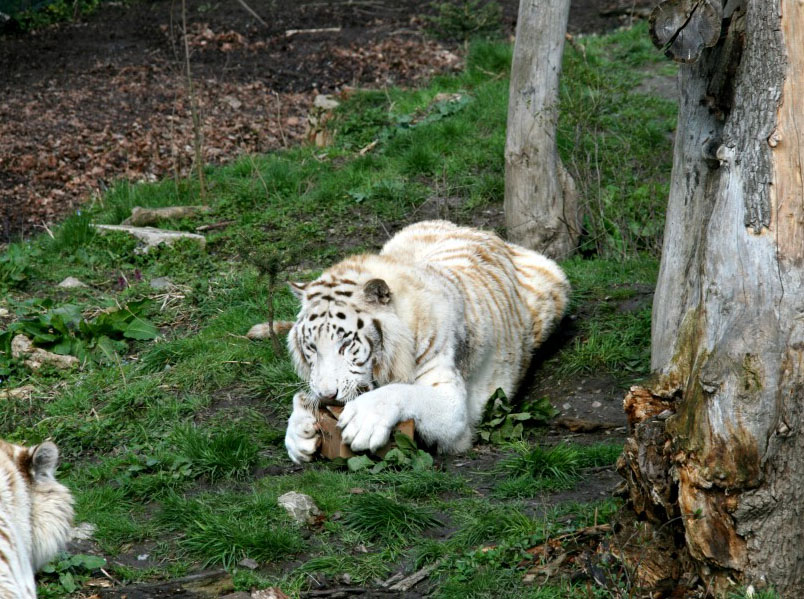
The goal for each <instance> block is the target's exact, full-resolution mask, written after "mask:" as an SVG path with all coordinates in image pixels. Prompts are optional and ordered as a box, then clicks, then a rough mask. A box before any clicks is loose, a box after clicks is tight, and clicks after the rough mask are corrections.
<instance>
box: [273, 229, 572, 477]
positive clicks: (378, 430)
mask: <svg viewBox="0 0 804 599" xmlns="http://www.w3.org/2000/svg"><path fill="white" fill-rule="evenodd" d="M291 289H292V290H293V292H294V293H295V294H296V295H297V297H298V298H299V299H300V300H301V311H300V312H299V315H298V318H297V320H296V322H295V324H294V325H293V328H292V329H291V330H290V333H289V335H288V347H289V348H290V353H291V356H292V358H293V363H294V365H295V367H296V370H297V372H298V374H299V376H300V377H301V378H303V379H304V380H306V381H307V382H308V384H309V391H303V392H299V393H297V394H296V396H295V397H294V398H293V411H292V413H291V416H290V420H289V421H288V428H287V432H286V435H285V446H286V447H287V450H288V454H289V455H290V457H291V459H292V460H293V461H294V462H296V463H302V462H305V461H309V460H310V459H311V458H312V456H313V454H314V453H315V450H316V446H317V443H318V439H317V429H316V426H315V416H314V412H315V410H316V409H317V407H318V405H319V404H321V403H329V402H338V403H344V404H345V407H344V409H343V413H342V414H341V416H340V419H339V421H338V426H339V427H341V429H342V437H343V440H344V441H345V442H346V443H348V444H349V445H350V446H351V448H352V449H353V450H355V451H360V450H366V449H368V450H371V451H376V450H377V449H378V448H380V447H382V446H383V445H384V444H385V443H386V442H387V441H388V438H389V436H390V434H391V431H392V429H393V427H394V426H395V425H396V424H397V423H398V422H400V421H402V420H407V419H410V418H412V419H413V420H414V422H415V427H416V432H417V434H418V435H420V436H421V437H422V439H423V440H424V441H425V442H426V443H428V444H430V445H436V446H437V447H438V450H439V451H442V452H448V453H455V452H461V451H465V450H467V449H469V448H470V447H471V444H472V438H473V433H474V427H475V425H476V424H477V423H478V421H479V420H480V418H481V417H482V414H483V408H484V406H485V404H486V402H487V401H488V399H489V397H490V396H491V395H492V394H493V392H494V391H495V389H497V388H502V389H503V390H504V391H505V393H506V394H508V395H509V396H510V395H511V394H513V393H514V391H515V390H516V387H517V385H518V384H519V381H520V379H521V378H522V375H523V374H524V373H525V370H526V369H527V367H528V363H529V361H530V358H531V352H532V350H533V349H534V348H535V347H536V346H538V345H539V344H540V343H541V342H542V341H543V340H544V339H545V338H546V337H547V335H548V334H549V333H550V331H551V330H552V328H553V327H554V325H555V323H556V322H557V321H558V320H559V319H560V318H561V317H562V315H563V314H564V309H565V307H566V305H567V296H568V293H569V283H568V281H567V278H566V276H565V275H564V273H563V272H562V270H561V269H560V268H559V266H558V265H557V264H556V263H555V262H553V261H552V260H550V259H548V258H546V257H544V256H542V255H541V254H538V253H536V252H533V251H530V250H527V249H524V248H522V247H519V246H516V245H513V244H510V243H506V242H505V241H503V240H502V239H500V238H499V237H498V236H497V235H495V234H493V233H489V232H485V231H481V230H478V229H473V228H467V227H458V226H456V225H454V224H452V223H449V222H445V221H426V222H420V223H417V224H414V225H411V226H409V227H407V228H405V229H403V230H402V231H400V232H399V233H398V234H397V235H396V236H394V237H393V239H391V240H390V241H389V242H388V243H387V244H386V245H385V247H383V249H382V251H381V252H380V253H379V255H376V254H361V255H356V256H351V257H349V258H347V259H345V260H344V261H343V262H340V263H339V264H336V265H335V266H333V267H331V268H329V269H327V270H326V271H324V272H323V274H322V275H321V276H320V277H319V278H317V279H316V280H315V281H312V282H310V283H291Z"/></svg>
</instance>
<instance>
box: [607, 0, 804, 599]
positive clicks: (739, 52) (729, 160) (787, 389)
mask: <svg viewBox="0 0 804 599" xmlns="http://www.w3.org/2000/svg"><path fill="white" fill-rule="evenodd" d="M696 4H697V5H704V4H705V5H708V6H710V7H712V6H714V5H715V2H714V0H697V2H696V0H690V1H686V2H684V1H672V0H671V1H668V2H665V3H663V6H660V7H657V11H660V9H665V10H667V9H668V5H675V6H679V5H686V6H687V8H688V9H689V7H690V6H692V10H693V11H694V10H695V8H696V7H695V6H694V5H696ZM723 4H724V5H725V8H724V7H722V6H719V5H718V6H715V8H716V9H717V10H721V9H722V10H723V13H722V14H718V15H717V16H716V18H717V23H718V26H720V24H721V21H720V17H721V16H722V18H723V20H722V30H721V32H720V35H719V36H717V35H715V36H714V37H715V41H714V42H713V44H714V45H713V46H712V47H711V48H708V49H700V48H699V49H700V50H701V51H700V58H699V59H698V60H697V61H695V62H694V63H691V64H687V65H684V66H682V67H681V74H680V89H681V101H680V106H679V119H678V131H677V133H676V145H675V156H674V164H673V175H672V181H671V188H670V200H669V205H668V210H667V225H666V229H665V236H664V249H663V252H662V262H661V269H660V272H659V281H658V285H657V288H656V295H655V300H654V307H653V331H652V339H651V342H652V357H651V367H652V369H653V371H654V372H655V377H654V378H653V381H652V383H651V384H650V385H649V386H648V389H647V390H646V389H638V388H635V389H632V392H631V393H630V394H629V395H628V397H627V398H626V410H627V411H628V413H629V421H630V423H631V425H632V426H631V434H630V437H629V439H628V441H627V443H626V450H625V452H624V454H623V457H622V458H621V460H620V464H619V465H620V468H621V471H622V472H623V473H624V474H625V476H626V479H627V483H628V492H629V496H630V500H631V503H632V504H633V506H634V507H635V508H636V510H637V512H638V513H640V515H641V516H643V517H645V518H646V519H648V520H649V521H652V522H654V523H655V524H659V525H660V526H661V527H672V526H673V522H675V523H676V524H677V526H678V531H679V532H683V539H684V544H685V545H686V549H687V551H688V557H690V558H691V559H692V562H693V563H694V564H695V566H696V568H697V572H698V574H699V575H700V576H701V577H702V578H703V580H704V582H705V584H707V585H712V584H714V586H715V588H718V589H720V590H723V589H724V588H725V586H727V585H728V584H729V582H728V579H729V578H731V579H732V580H738V581H741V582H742V583H744V584H746V585H747V584H753V585H755V586H757V587H763V586H766V585H772V586H774V587H775V588H776V589H777V590H778V591H780V592H781V593H782V594H783V596H784V597H791V598H792V597H804V434H803V433H802V430H801V427H802V424H804V422H803V421H802V407H803V405H804V187H802V159H804V5H803V4H802V2H801V1H800V0H746V1H745V2H742V3H739V2H728V3H727V2H725V1H724V2H723ZM734 5H737V8H736V11H734V12H733V13H731V14H729V11H730V7H733V6H734ZM670 8H672V6H670ZM657 11H655V12H654V16H655V15H656V14H657ZM699 14H701V13H700V11H699ZM690 15H691V13H690V12H689V10H688V12H687V13H686V14H682V15H681V17H680V18H678V19H677V22H678V23H681V27H682V30H681V31H680V33H679V34H678V35H672V36H665V37H666V38H668V39H670V38H672V45H671V46H670V47H669V49H668V52H669V54H671V55H673V56H674V57H676V58H677V59H682V60H683V61H685V62H687V61H690V60H695V56H694V55H695V52H696V51H695V49H694V48H693V49H692V50H690V49H689V48H679V46H683V45H684V43H685V40H684V39H682V37H683V36H684V35H685V32H684V31H683V28H684V27H686V26H689V25H690V24H691V25H693V26H694V27H697V29H698V30H702V29H706V28H705V27H702V26H701V24H700V23H698V24H697V25H696V24H695V23H693V21H694V20H695V18H696V17H695V16H694V15H693V16H692V17H691V16H690ZM660 16H661V15H660ZM704 16H706V15H704ZM652 20H653V19H652ZM653 26H654V31H653V33H654V34H655V33H657V32H656V29H657V23H656V22H655V21H654V22H653ZM656 37H657V36H656V35H654V39H656ZM658 37H662V36H661V35H659V36H658ZM687 38H689V39H691V40H692V42H691V43H692V45H695V44H697V43H699V42H700V40H701V36H690V35H687ZM693 38H694V39H693ZM674 519H675V520H674ZM662 523H664V524H662ZM679 538H682V537H681V536H680V535H679Z"/></svg>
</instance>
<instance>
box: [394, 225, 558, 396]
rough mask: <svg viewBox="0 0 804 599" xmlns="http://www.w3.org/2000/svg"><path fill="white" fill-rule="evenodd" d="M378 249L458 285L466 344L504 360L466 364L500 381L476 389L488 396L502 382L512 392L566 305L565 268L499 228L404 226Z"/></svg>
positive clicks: (502, 385) (469, 367)
mask: <svg viewBox="0 0 804 599" xmlns="http://www.w3.org/2000/svg"><path fill="white" fill-rule="evenodd" d="M381 255H383V256H389V257H393V259H394V260H397V261H400V262H405V263H408V264H410V265H411V266H416V267H420V268H425V269H429V270H435V271H437V272H440V273H442V274H443V275H444V276H446V277H447V278H448V279H449V280H450V281H451V282H452V283H453V284H454V285H456V286H457V287H458V288H459V289H460V293H461V295H462V297H463V298H464V300H465V302H464V310H465V315H466V325H467V332H468V334H469V339H468V340H467V342H468V344H469V346H470V347H474V348H475V349H479V348H481V347H487V348H493V350H494V353H495V354H496V356H497V357H498V358H499V359H498V360H496V361H497V362H498V363H497V364H496V365H494V367H493V368H491V372H489V369H490V366H489V364H488V363H486V362H484V361H483V359H482V356H476V359H475V360H472V361H470V363H468V364H466V368H467V370H468V371H469V372H473V371H474V372H476V371H477V368H478V367H480V368H481V374H482V373H483V371H484V370H485V371H486V373H487V376H486V377H481V378H488V379H489V383H490V385H492V386H493V385H496V386H495V387H494V388H493V389H489V385H486V386H485V387H484V388H483V389H482V390H479V392H480V393H483V394H488V395H490V394H491V393H492V392H493V391H494V389H496V388H497V387H501V388H503V390H504V391H505V392H506V393H509V394H510V393H512V392H513V391H514V390H515V387H516V384H517V383H518V382H519V380H520V379H521V377H522V376H523V375H524V372H525V370H526V369H527V367H528V364H529V362H530V357H531V353H532V351H533V349H534V348H536V347H538V346H539V345H540V344H541V343H542V342H543V341H544V340H545V339H546V338H547V336H548V335H549V334H550V332H551V331H552V329H553V328H554V326H555V324H556V323H557V321H558V320H559V319H560V318H561V317H562V316H563V314H564V311H565V309H566V305H567V297H568V295H569V289H570V287H569V282H568V281H567V277H566V275H565V274H564V272H563V271H562V270H561V268H559V266H558V265H557V264H556V263H555V262H554V261H553V260H550V259H549V258H546V257H545V256H543V255H541V254H539V253H537V252H534V251H531V250H528V249H525V248H523V247H520V246H517V245H514V244H511V243H508V242H506V241H503V240H502V239H501V238H500V237H498V236H497V235H495V234H494V233H490V232H487V231H483V230H480V229H473V228H468V227H459V226H457V225H455V224H453V223H450V222H447V221H424V222H420V223H416V224H414V225H411V226H409V227H407V228H405V229H403V230H402V231H400V232H399V233H398V234H397V235H395V236H394V237H393V239H391V240H390V241H389V242H388V243H387V244H386V245H385V246H384V247H383V249H382V251H381ZM472 362H474V363H472ZM484 365H485V369H484V368H483V366H484ZM488 395H487V396H488Z"/></svg>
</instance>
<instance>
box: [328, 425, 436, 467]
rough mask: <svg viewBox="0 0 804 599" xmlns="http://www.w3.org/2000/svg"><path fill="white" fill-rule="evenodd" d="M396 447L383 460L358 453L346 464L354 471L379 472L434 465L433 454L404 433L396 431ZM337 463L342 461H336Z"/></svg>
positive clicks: (339, 463)
mask: <svg viewBox="0 0 804 599" xmlns="http://www.w3.org/2000/svg"><path fill="white" fill-rule="evenodd" d="M394 442H395V443H396V447H394V448H392V449H390V450H389V451H388V453H386V454H385V456H383V458H382V459H381V460H375V459H372V458H371V457H370V456H368V455H356V456H352V457H351V458H349V459H348V460H346V465H347V466H348V467H349V470H351V471H352V472H360V471H361V470H367V471H369V472H371V473H372V474H377V473H378V472H382V471H383V470H386V469H389V468H390V469H395V470H404V469H410V470H413V471H414V472H422V471H425V470H430V469H431V468H432V467H433V456H431V455H430V454H429V453H427V452H426V451H423V450H421V449H419V448H418V447H417V446H416V442H415V441H414V440H413V439H411V438H410V437H408V436H407V435H406V434H404V433H400V432H399V431H397V432H396V433H394ZM335 464H336V465H341V462H339V461H336V462H335Z"/></svg>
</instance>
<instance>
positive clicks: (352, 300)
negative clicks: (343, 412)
mask: <svg viewBox="0 0 804 599" xmlns="http://www.w3.org/2000/svg"><path fill="white" fill-rule="evenodd" d="M291 287H292V288H294V292H297V295H299V297H300V298H301V300H302V309H301V312H300V313H299V316H298V318H297V320H296V323H295V324H294V326H293V329H291V332H290V334H289V336H288V345H289V347H290V351H291V354H292V355H293V358H294V362H295V364H296V369H297V371H298V373H299V375H300V376H301V377H302V378H305V379H306V380H307V382H308V385H309V388H310V397H311V399H312V400H313V401H314V402H315V403H316V404H328V403H346V402H348V401H351V400H353V399H355V398H356V397H357V396H358V395H360V394H361V393H364V392H366V391H369V390H371V389H374V388H375V387H376V386H377V384H376V382H375V374H376V373H375V366H376V364H377V362H378V360H379V358H380V357H381V354H382V351H383V325H382V323H381V320H380V318H378V317H377V315H376V314H372V307H375V306H373V304H375V303H380V305H384V304H387V303H388V302H389V301H390V291H389V290H388V287H387V285H386V284H385V283H384V282H383V281H380V280H379V279H373V280H372V281H369V282H368V283H366V285H365V286H364V287H362V288H359V287H356V284H354V283H353V282H352V281H348V282H337V281H325V282H322V281H321V280H319V281H313V282H312V283H310V284H309V285H306V286H299V285H292V286H291ZM382 298H385V300H387V301H385V302H384V304H383V303H382V302H381V301H380V300H381V299H382Z"/></svg>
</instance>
